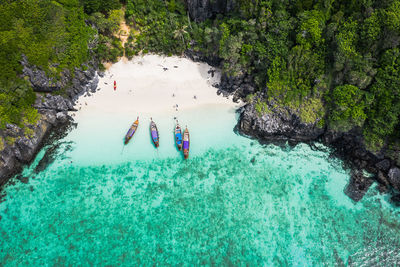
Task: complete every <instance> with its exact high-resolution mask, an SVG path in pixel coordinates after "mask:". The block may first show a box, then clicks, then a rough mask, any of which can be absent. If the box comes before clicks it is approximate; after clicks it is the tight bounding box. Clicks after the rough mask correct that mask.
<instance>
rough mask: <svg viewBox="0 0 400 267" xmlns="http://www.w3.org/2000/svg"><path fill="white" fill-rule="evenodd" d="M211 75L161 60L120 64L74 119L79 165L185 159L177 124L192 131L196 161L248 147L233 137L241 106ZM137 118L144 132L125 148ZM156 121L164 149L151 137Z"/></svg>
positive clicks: (179, 61) (203, 67) (202, 68)
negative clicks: (178, 141)
mask: <svg viewBox="0 0 400 267" xmlns="http://www.w3.org/2000/svg"><path fill="white" fill-rule="evenodd" d="M209 70H214V69H213V68H212V67H210V66H209V65H207V64H204V63H196V62H193V61H191V60H189V59H186V58H179V57H161V56H156V55H146V56H144V57H135V58H134V59H133V60H132V61H129V62H124V61H120V62H118V63H116V64H114V65H113V66H112V67H111V68H110V69H109V70H108V71H106V73H105V76H104V77H103V78H100V80H99V85H98V91H97V92H96V93H94V94H91V95H90V96H87V95H86V96H81V97H80V98H79V100H78V102H77V105H76V107H77V108H78V109H79V110H78V111H77V112H74V114H73V115H74V120H75V122H76V123H77V125H78V126H77V128H76V129H74V130H73V131H71V133H69V135H68V136H67V137H66V139H65V141H72V143H73V144H74V148H73V150H72V151H71V155H70V156H71V158H74V163H78V162H79V163H80V164H91V165H92V164H100V163H109V162H111V161H113V162H125V161H130V160H133V159H136V160H146V159H154V158H160V157H162V158H168V157H177V158H179V157H181V153H179V151H178V150H177V149H176V146H175V141H174V136H173V131H174V127H175V123H176V122H175V118H177V119H178V120H179V123H180V124H181V126H182V127H186V126H187V127H188V129H189V131H190V136H191V144H190V157H191V158H192V157H194V156H196V155H200V154H201V153H203V152H205V151H207V150H208V149H210V148H221V147H225V146H230V145H232V144H239V143H240V142H244V140H245V139H243V138H240V137H239V136H237V135H236V134H235V133H234V131H233V128H234V126H235V125H236V123H237V117H236V116H237V114H236V110H237V108H239V107H240V105H241V104H236V103H234V102H233V101H232V100H231V99H230V98H226V97H223V96H218V95H217V88H215V87H213V86H212V85H213V84H215V83H219V82H220V73H219V71H218V70H215V72H214V76H213V75H212V73H211V72H210V73H209ZM114 80H115V81H116V82H117V89H116V91H114ZM195 96H196V98H195ZM176 105H178V107H176ZM137 116H139V128H138V130H137V132H136V133H135V136H134V137H133V138H132V140H131V141H130V142H129V144H128V145H126V146H124V145H123V138H124V136H125V134H126V132H127V131H128V129H129V127H130V125H131V124H132V123H133V122H134V121H135V120H136V117H137ZM151 117H152V118H153V120H154V121H155V122H156V124H157V127H158V130H159V133H160V147H159V148H158V149H155V148H154V146H153V144H152V142H151V138H150V135H149V123H150V118H151Z"/></svg>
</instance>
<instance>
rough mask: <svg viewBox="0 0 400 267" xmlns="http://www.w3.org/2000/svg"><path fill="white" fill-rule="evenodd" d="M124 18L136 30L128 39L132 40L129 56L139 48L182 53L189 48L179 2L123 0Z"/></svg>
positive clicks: (183, 13) (183, 11)
mask: <svg viewBox="0 0 400 267" xmlns="http://www.w3.org/2000/svg"><path fill="white" fill-rule="evenodd" d="M125 17H126V20H127V23H128V24H130V25H131V26H132V27H134V28H137V29H138V30H139V32H140V34H139V35H138V36H134V35H132V36H131V38H130V41H133V40H135V42H134V43H133V42H132V43H131V45H130V46H128V47H129V48H128V50H129V51H127V54H128V55H129V56H133V55H135V54H137V53H139V52H140V51H143V52H144V53H146V52H147V51H149V52H157V53H164V54H166V55H171V54H182V53H183V51H184V50H185V49H187V48H188V47H189V41H190V35H189V34H188V26H189V25H188V23H189V21H188V18H187V17H186V10H185V6H184V4H183V2H182V1H179V0H176V1H148V0H127V4H126V12H125Z"/></svg>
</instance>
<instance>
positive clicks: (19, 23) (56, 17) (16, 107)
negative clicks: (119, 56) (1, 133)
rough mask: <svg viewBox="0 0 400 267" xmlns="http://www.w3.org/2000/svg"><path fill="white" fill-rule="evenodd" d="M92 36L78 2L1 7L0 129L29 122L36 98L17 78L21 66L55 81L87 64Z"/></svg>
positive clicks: (42, 0)
mask: <svg viewBox="0 0 400 267" xmlns="http://www.w3.org/2000/svg"><path fill="white" fill-rule="evenodd" d="M91 35H92V30H91V28H90V27H87V26H86V25H85V22H84V13H83V8H82V6H81V5H80V3H79V2H78V0H59V1H51V0H19V1H3V2H2V3H1V4H0V68H1V69H0V129H1V128H3V127H4V126H5V124H6V123H14V124H18V125H20V126H21V125H22V124H21V123H22V118H23V117H24V116H28V117H29V118H28V119H29V120H30V119H32V118H34V117H35V116H34V114H35V113H36V111H35V110H34V109H33V108H32V104H33V102H34V101H35V94H34V93H33V91H32V88H30V86H29V84H28V82H26V81H25V80H24V79H22V78H20V75H21V73H22V66H21V64H20V61H21V59H22V55H25V56H26V57H27V59H28V61H29V63H30V64H33V65H36V66H37V67H39V68H40V69H42V70H44V71H46V72H47V73H48V75H49V76H54V77H57V76H58V74H59V73H60V72H61V71H62V70H64V69H71V70H72V69H73V68H74V67H79V66H80V65H81V64H82V63H83V62H85V61H86V60H87V59H88V42H89V41H90V38H91Z"/></svg>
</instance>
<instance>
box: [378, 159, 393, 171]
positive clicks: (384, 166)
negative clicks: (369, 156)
mask: <svg viewBox="0 0 400 267" xmlns="http://www.w3.org/2000/svg"><path fill="white" fill-rule="evenodd" d="M375 166H376V167H377V168H378V169H379V170H382V171H387V170H389V168H390V161H389V160H388V159H384V160H381V161H379V162H378V163H376V164H375Z"/></svg>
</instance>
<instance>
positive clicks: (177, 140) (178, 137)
mask: <svg viewBox="0 0 400 267" xmlns="http://www.w3.org/2000/svg"><path fill="white" fill-rule="evenodd" d="M175 144H176V146H177V148H178V150H179V151H181V150H182V145H183V142H182V130H181V127H179V125H177V126H176V127H175Z"/></svg>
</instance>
